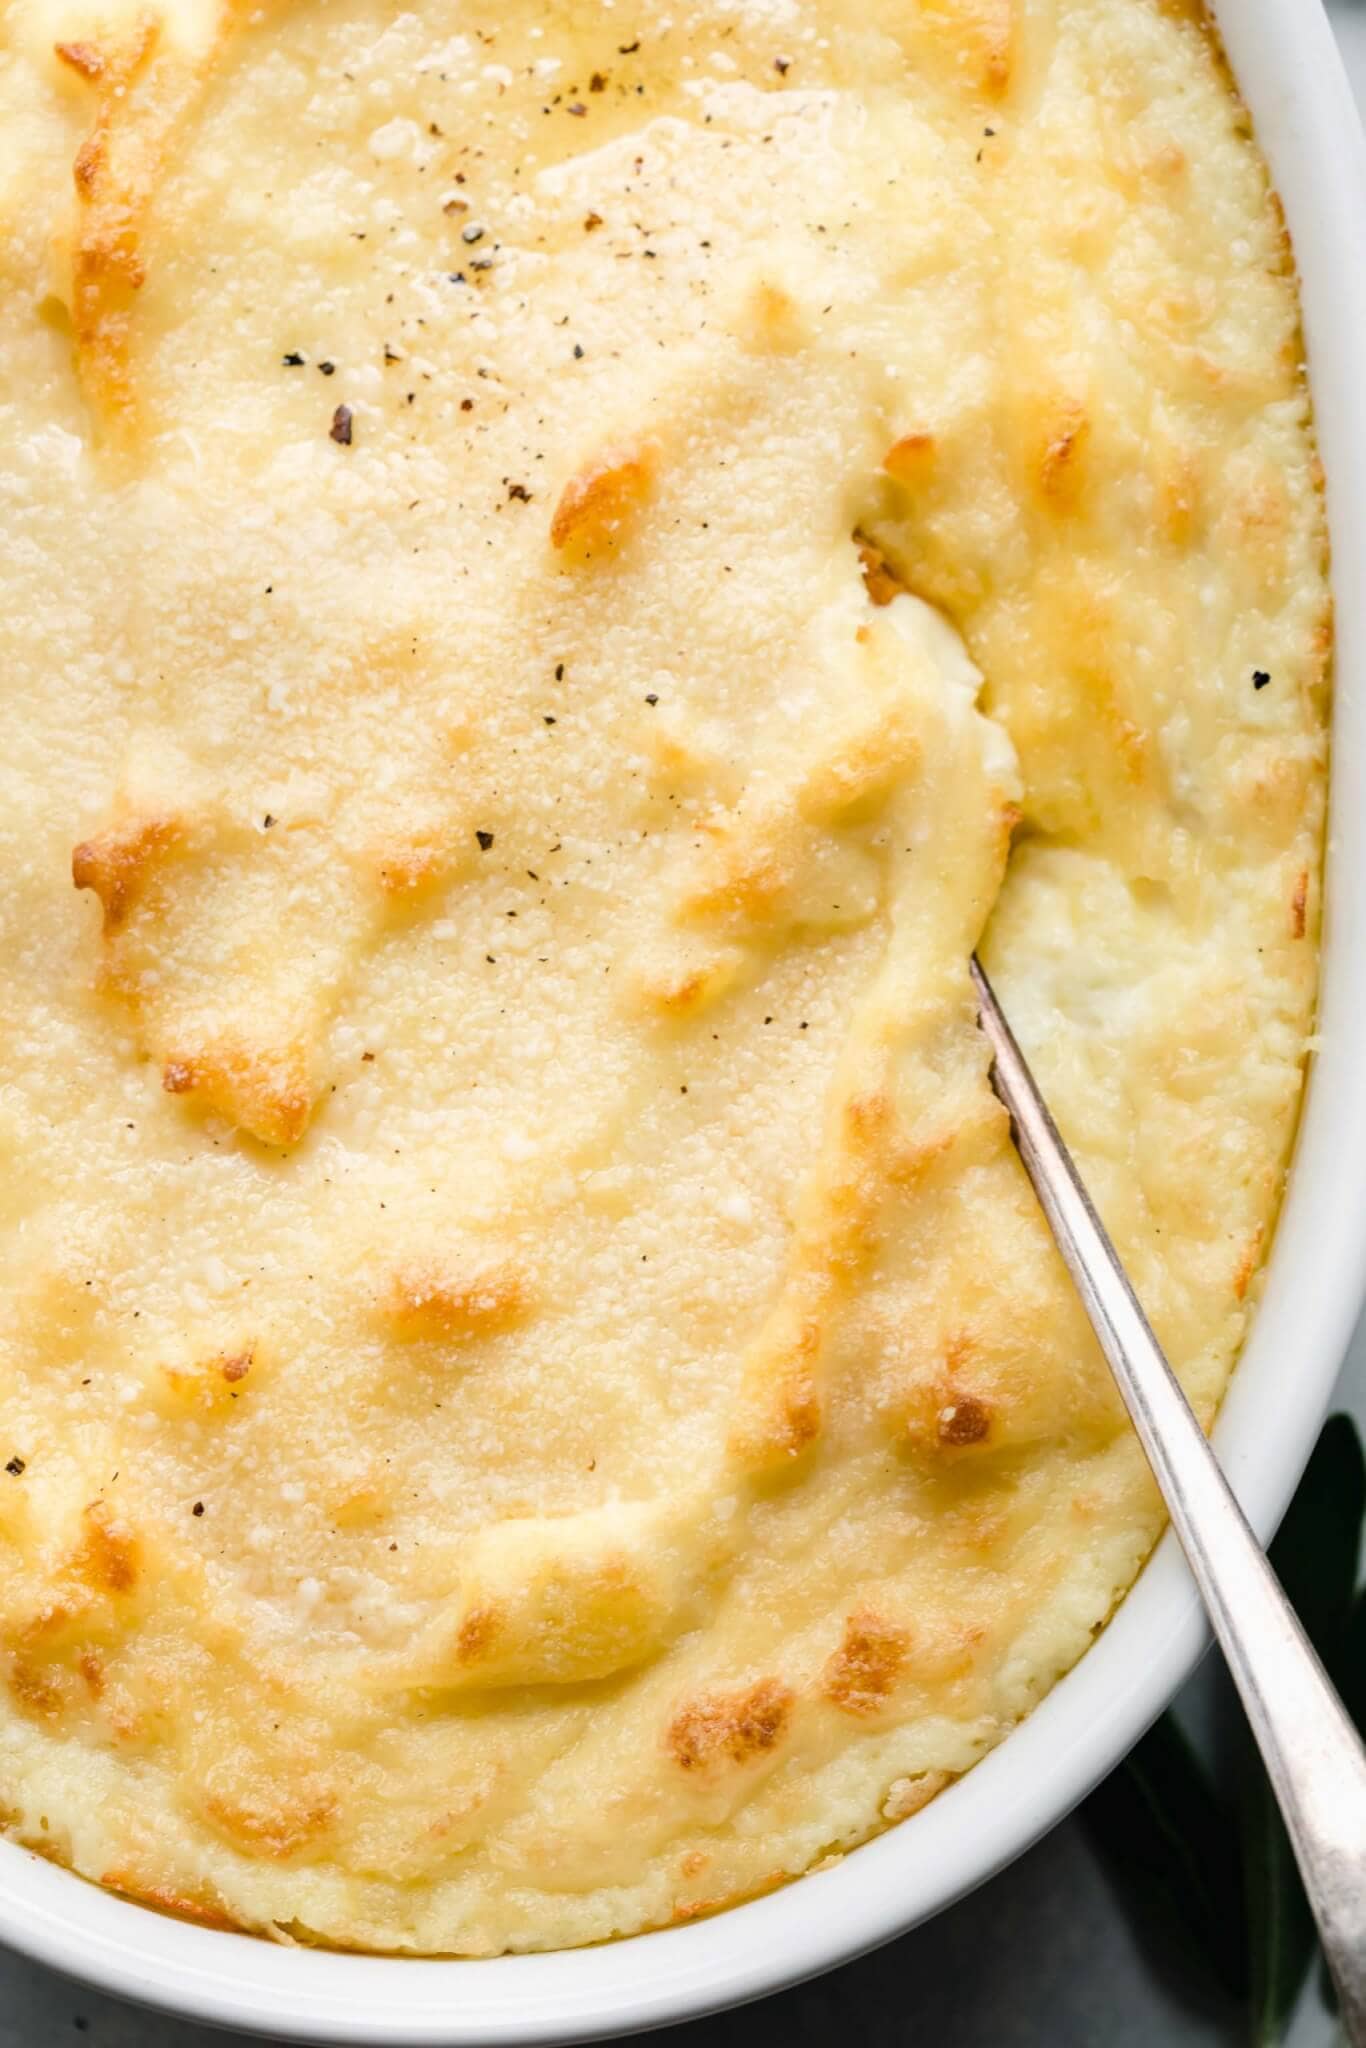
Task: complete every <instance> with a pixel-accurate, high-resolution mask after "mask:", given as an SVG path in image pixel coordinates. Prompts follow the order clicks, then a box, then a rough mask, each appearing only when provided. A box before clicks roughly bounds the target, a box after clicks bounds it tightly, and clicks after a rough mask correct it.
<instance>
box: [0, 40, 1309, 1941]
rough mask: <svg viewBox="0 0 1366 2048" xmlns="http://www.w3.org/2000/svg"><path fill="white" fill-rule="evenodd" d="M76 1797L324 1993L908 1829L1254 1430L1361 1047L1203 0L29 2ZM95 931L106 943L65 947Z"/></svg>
mask: <svg viewBox="0 0 1366 2048" xmlns="http://www.w3.org/2000/svg"><path fill="white" fill-rule="evenodd" d="M0 22H2V24H3V25H2V26H0V115H2V118H0V137H2V138H3V139H2V140H0V214H2V216H3V233H2V234H0V266H3V286H4V288H3V292H2V293H0V407H2V408H3V412H2V422H0V450H2V451H3V452H0V494H2V495H3V503H4V534H5V546H4V555H3V564H2V565H0V592H2V593H3V604H2V605H0V634H3V641H4V649H3V661H0V679H2V680H0V701H2V702H3V707H4V711H3V747H2V748H0V872H2V873H3V878H4V886H3V891H0V918H2V919H3V941H2V944H3V959H4V963H5V967H4V974H3V976H2V977H0V1034H2V1035H3V1044H4V1048H5V1060H4V1071H3V1075H0V1150H2V1151H3V1158H4V1171H3V1176H2V1177H0V1202H2V1203H3V1217H4V1229H3V1233H0V1262H2V1263H0V1317H3V1338H2V1340H0V1432H2V1433H3V1441H0V1806H2V1807H3V1814H4V1823H5V1826H6V1828H7V1831H8V1832H9V1833H10V1834H11V1835H12V1837H13V1838H14V1839H15V1840H16V1841H19V1842H22V1843H27V1844H30V1845H32V1846H33V1847H35V1848H39V1849H41V1850H42V1851H43V1852H44V1853H45V1854H48V1855H50V1856H53V1857H56V1858H58V1859H60V1860H61V1861H63V1862H66V1863H69V1864H70V1865H71V1867H72V1868H73V1869H75V1870H77V1871H79V1872H81V1873H83V1874H85V1875H86V1876H88V1877H91V1878H94V1879H98V1880H99V1881H100V1882H101V1883H103V1884H105V1885H107V1886H110V1887H112V1888H114V1889H116V1890H117V1891H119V1892H123V1893H126V1894H128V1895H129V1896H131V1897H134V1898H138V1899H142V1900H145V1901H148V1902H150V1903H151V1904H153V1905H156V1906H160V1907H163V1908H165V1909H168V1910H170V1911H174V1912H179V1913H183V1914H189V1915H192V1916H194V1917H196V1918H198V1919H201V1920H204V1921H207V1922H209V1923H211V1924H214V1925H234V1926H241V1927H246V1928H251V1929H256V1930H260V1931H261V1932H263V1933H267V1934H274V1935H277V1936H278V1937H281V1938H285V1939H290V1938H293V1939H300V1940H315V1941H325V1942H332V1943H339V1944H348V1945H356V1946H364V1947H371V1948H376V1949H391V1950H406V1951H416V1952H454V1953H457V1954H466V1955H486V1954H490V1953H494V1952H496V1951H500V1950H506V1949H529V1948H548V1947H554V1946H557V1945H562V1944H571V1943H578V1942H593V1941H600V1940H602V1939H604V1938H606V1937H608V1936H612V1935H620V1934H627V1933H630V1932H632V1931H633V1930H636V1929H640V1928H645V1927H652V1926H657V1925H660V1924H663V1923H668V1922H676V1921H681V1920H686V1919H688V1918H690V1917H692V1916H696V1915H699V1914H704V1913H708V1912H711V1911H712V1910H714V1909H715V1908H717V1907H719V1906H723V1905H725V1904H727V1903H728V1902H731V1901H733V1900H736V1899H740V1898H743V1897H745V1896H746V1895H747V1894H750V1893H753V1892H756V1891H759V1890H761V1889H763V1888H764V1887H767V1886H771V1885H774V1884H777V1883H780V1882H781V1881H783V1880H784V1879H786V1878H790V1877H794V1876H796V1875H797V1874H798V1873H799V1872H802V1871H804V1870H807V1869H809V1868H810V1866H811V1865H812V1864H814V1863H816V1862H817V1861H819V1860H821V1859H823V1858H826V1857H828V1856H830V1855H831V1854H834V1853H838V1852H840V1851H841V1850H844V1849H847V1848H850V1847H851V1846H853V1845H854V1844H856V1843H858V1842H860V1841H861V1840H863V1839H864V1838H865V1837H866V1836H868V1835H869V1834H870V1833H872V1832H873V1831H874V1830H876V1829H878V1828H880V1827H882V1826H883V1825H884V1824H886V1823H887V1822H891V1821H896V1820H901V1819H903V1818H905V1817H906V1816H908V1815H910V1814H911V1813H913V1812H914V1811H915V1810H916V1809H917V1808H918V1807H920V1806H922V1805H923V1804H924V1803H925V1802H926V1801H927V1800H929V1799H930V1798H932V1797H933V1796H934V1795H935V1794H936V1793H937V1792H938V1791H939V1790H940V1789H941V1788H943V1787H944V1786H945V1785H947V1784H948V1783H949V1782H950V1780H952V1779H953V1778H955V1777H956V1776H957V1775H958V1774H960V1773H961V1772H964V1771H966V1770H968V1769H969V1768H970V1767H971V1766H972V1764H973V1763H974V1762H975V1761H976V1760H977V1759H978V1758H979V1757H981V1756H982V1755H983V1753H984V1752H985V1751H986V1750H988V1749H989V1748H990V1747H991V1746H992V1745H993V1744H994V1743H996V1742H998V1741H999V1740H1000V1739H1001V1738H1002V1737H1003V1736H1004V1735H1005V1734H1006V1733H1007V1732H1008V1730H1009V1729H1010V1728H1011V1727H1013V1726H1014V1725H1015V1723H1016V1722H1018V1721H1019V1719H1020V1717H1021V1716H1022V1715H1024V1714H1026V1713H1028V1711H1029V1709H1030V1708H1031V1707H1032V1706H1033V1704H1034V1703H1035V1702H1036V1701H1037V1700H1038V1699H1039V1698H1040V1697H1041V1696H1042V1695H1043V1694H1044V1693H1045V1692H1046V1691H1047V1690H1048V1688H1049V1686H1050V1685H1051V1684H1052V1683H1053V1681H1054V1680H1055V1679H1056V1678H1057V1677H1058V1675H1059V1674H1060V1673H1061V1672H1064V1671H1066V1670H1067V1668H1068V1666H1069V1665H1071V1664H1072V1663H1073V1662H1074V1660H1075V1659H1076V1658H1077V1657H1078V1656H1080V1654H1081V1653H1082V1652H1083V1651H1084V1650H1085V1648H1086V1646H1087V1644H1088V1643H1089V1642H1090V1641H1091V1639H1092V1637H1093V1636H1094V1635H1095V1634H1096V1632H1097V1630H1099V1629H1100V1628H1101V1627H1102V1625H1103V1624H1104V1622H1105V1620H1106V1617H1107V1616H1108V1615H1109V1614H1110V1613H1111V1611H1112V1609H1113V1608H1114V1606H1115V1603H1116V1601H1117V1600H1118V1599H1119V1597H1120V1596H1121V1594H1122V1593H1123V1591H1124V1589H1125V1588H1126V1587H1127V1586H1128V1584H1129V1583H1130V1581H1131V1580H1132V1579H1133V1577H1134V1574H1135V1573H1136V1572H1137V1570H1138V1568H1139V1566H1140V1565H1141V1563H1142V1561H1143V1559H1144V1557H1145V1556H1146V1554H1147V1552H1148V1550H1149V1548H1150V1546H1151V1544H1152V1543H1153V1540H1154V1537H1155V1535H1156V1533H1157V1530H1158V1527H1159V1519H1160V1518H1159V1511H1158V1504H1157V1501H1156V1499H1155V1497H1154V1493H1153V1489H1152V1487H1151V1485H1150V1484H1149V1482H1148V1480H1147V1478H1146V1476H1145V1473H1144V1468H1143V1464H1142V1460H1141V1458H1140V1456H1139V1454H1138V1452H1137V1450H1136V1448H1135V1445H1134V1442H1133V1440H1132V1438H1131V1436H1130V1434H1129V1432H1128V1430H1127V1428H1126V1426H1125V1423H1124V1419H1123V1416H1122V1414H1121V1410H1120V1408H1119V1406H1118V1403H1117V1400H1116V1397H1115V1395H1114V1393H1113V1392H1112V1389H1111V1386H1110V1383H1109V1380H1108V1377H1107V1374H1106V1372H1105V1369H1104V1367H1103V1365H1102V1364H1101V1362H1100V1360H1099V1357H1098V1355H1097V1353H1096V1351H1095V1349H1094V1348H1093V1345H1092V1342H1091V1339H1090V1337H1089V1335H1088V1333H1087V1330H1086V1328H1085V1327H1084V1324H1083V1321H1082V1317H1081V1314H1080V1311H1079V1309H1078V1307H1077V1305H1076V1303H1075V1301H1074V1299H1073V1296H1072V1293H1071V1291H1070V1289H1069V1287H1068V1285H1067V1283H1066V1281H1065V1279H1064V1276H1063V1274H1062V1271H1061V1269H1060V1267H1059V1264H1058V1262H1057V1259H1056V1257H1055V1256H1054V1253H1053V1251H1052V1250H1051V1248H1050V1244H1049V1241H1048V1238H1047V1235H1046V1233H1045V1228H1044V1225H1043V1223H1042V1221H1041V1218H1040V1215H1039V1213H1038V1211H1037V1209H1036V1207H1035V1204H1034V1201H1033V1199H1032V1197H1031V1195H1030V1192H1029V1190H1028V1188H1027V1186H1026V1183H1025V1181H1024V1178H1023V1175H1022V1172H1021V1169H1020V1167H1019V1165H1018V1163H1017V1160H1016V1158H1015V1155H1014V1153H1013V1152H1012V1149H1011V1144H1010V1139H1009V1134H1008V1129H1007V1124H1006V1119H1005V1116H1004V1114H1003V1112H1002V1111H1001V1109H1000V1108H999V1106H998V1105H997V1103H996V1101H995V1099H994V1097H993V1095H992V1093H991V1091H990V1088H989V1087H988V1082H987V1057H986V1051H985V1047H984V1042H983V1040H982V1038H981V1035H980V1033H979V1032H978V1030H977V1028H976V1024H975V1019H974V1012H973V1005H972V1001H971V996H970V990H969V983H968V978H967V961H968V956H969V954H970V952H971V950H972V948H973V947H974V946H975V945H977V944H979V942H980V943H981V944H982V945H983V948H984V953H985V957H986V959H987V962H988V964H989V967H990V969H991V971H992V973H993V974H994V975H995V976H996V977H997V979H998V982H999V985H1000V988H1001V991H1002V994H1003V997H1004V999H1005V1002H1006V1004H1007V1006H1008V1009H1009V1012H1010V1015H1011V1017H1012V1018H1013V1019H1014V1020H1015V1022H1016V1024H1017V1026H1018V1027H1019V1030H1020V1032H1021V1035H1022V1037H1023V1039H1024V1041H1025V1043H1026V1045H1027V1047H1028V1049H1029V1051H1030V1052H1031V1053H1032V1055H1033V1056H1034V1059H1035V1060H1036V1062H1037V1066H1038V1069H1039V1072H1040V1075H1041V1078H1042V1080H1043V1083H1044V1085H1045V1086H1046V1088H1047V1090H1048V1093H1049V1095H1050V1098H1051V1100H1052V1102H1053V1104H1054V1105H1055V1107H1056V1109H1057V1112H1058V1114H1059V1119H1060V1121H1061V1123H1062V1125H1063V1128H1064V1129H1065V1131H1066V1132H1067V1134H1068V1136H1069V1137H1070V1138H1071V1140H1072V1142H1073V1144H1074V1145H1075V1147H1076V1148H1077V1151H1078V1153H1079V1155H1080V1158H1081V1163H1082V1166H1083V1168H1084V1170H1085V1172H1086V1174H1087V1176H1088V1178H1089V1180H1090V1183H1091V1185H1092V1187H1093V1189H1094V1190H1095V1192H1096V1195H1097V1198H1098V1200H1099V1204H1100V1206H1101V1208H1102V1210H1103V1211H1104V1213H1105V1216H1106V1218H1107V1220H1108V1221H1109V1223H1110V1225H1111V1227H1112V1229H1113V1230H1114V1233H1115V1235H1116V1237H1117V1238H1118V1241H1119V1244H1120V1246H1121V1249H1122V1251H1123V1254H1124V1256H1125V1258H1126V1259H1127V1260H1128V1262H1129V1264H1130V1267H1131V1269H1132V1271H1133V1273H1134V1275H1135V1277H1136V1279H1137V1282H1138V1284H1139V1287H1140V1289H1141V1292H1142V1294H1143V1296H1144V1298H1145V1300H1146V1302H1147V1304H1148V1306H1149V1308H1150V1310H1151V1312H1152V1315H1153V1319H1154V1321H1155V1323H1156V1326H1157V1328H1158V1330H1159V1332H1160V1333H1161V1335H1162V1337H1163V1339H1164V1340H1165V1342H1166V1344H1167V1346H1168V1347H1169V1349H1170V1351H1171V1353H1172V1355H1173V1357H1174V1359H1175V1360H1176V1361H1177V1362H1178V1363H1179V1366H1180V1369H1181V1371H1182V1374H1183V1377H1184V1379H1185V1382H1186V1384H1187V1386H1188V1387H1189V1389H1190V1391H1191V1394H1192V1396H1193V1398H1194V1400H1195V1402H1196V1404H1197V1406H1198V1408H1199V1411H1200V1414H1201V1416H1202V1417H1203V1418H1204V1419H1205V1420H1206V1421H1208V1420H1209V1419H1210V1418H1211V1417H1212V1415H1213V1413H1214V1410H1215V1407H1216V1405H1217V1403H1218V1400H1219V1397H1220V1393H1221V1390H1222V1389H1223V1386H1224V1383H1225V1381H1226V1379H1227V1376H1228V1372H1229V1369H1230V1365H1231V1363H1232V1360H1233V1358H1234V1356H1235V1354H1236V1352H1237V1349H1238V1346H1239V1342H1240V1339H1241V1338H1242V1335H1243V1332H1244V1329H1245V1326H1246V1323H1247V1318H1248V1315H1249V1312H1250V1309H1251V1306H1252V1303H1253V1301H1254V1300H1255V1297H1256V1293H1257V1284H1258V1273H1259V1269H1260V1266H1261V1262H1262V1259H1263V1256H1264V1253H1265V1251H1266V1248H1267V1241H1268V1236H1269V1233H1270V1231H1271V1228H1272V1225H1273V1221H1274V1218H1275V1214H1276V1208H1277V1202H1278V1198H1279V1194H1280V1190H1281V1185H1282V1180H1283V1177H1284V1173H1285V1168H1286V1160H1287V1154H1288V1149H1289V1146H1290V1141H1291V1137H1292V1131H1293V1126H1294V1121H1295V1114H1296V1105H1297V1101H1298V1097H1299V1092H1300V1086H1301V1077H1302V1067H1303V1062H1304V1058H1305V1053H1306V1046H1307V1043H1308V1033H1309V1031H1310V1029H1311V1021H1312V1007H1313V999H1314V989H1315V957H1316V929H1317V923H1318V890H1319V884H1318V867H1319V852H1320V835H1321V821H1322V811H1323V786H1324V762H1325V743H1324V705H1325V691H1326V671H1327V665H1328V654H1329V636H1330V629H1329V609H1328V599H1327V594H1326V579H1325V538H1324V526H1323V515H1322V508H1321V503H1320V491H1319V477H1318V466H1317V462H1316V457H1315V451H1314V445H1313V439H1312V434H1311V426H1310V417H1309V406H1308V399H1307V394H1306V386H1305V377H1304V368H1303V362H1302V356H1301V344H1300V338H1299V330H1298V324H1297V311H1296V298H1295V288H1294V279H1293V272H1292V268H1291V261H1290V254H1289V250H1288V248H1287V243H1286V237H1285V234H1284V231H1283V227H1282V224H1281V220H1280V216H1279V213H1278V209H1277V206H1276V202H1275V199H1274V197H1273V195H1272V193H1271V191H1270V189H1269V187H1268V183H1267V177H1266V173H1265V170H1264V168H1263V165H1262V163H1261V161H1260V159H1259V157H1258V153H1257V150H1256V147H1255V144H1254V142H1253V140H1252V138H1251V135H1250V132H1249V124H1248V121H1247V119H1246V116H1245V115H1244V113H1243V111H1242V109H1241V108H1240V106H1239V103H1238V101H1237V98H1236V96H1235V94H1234V92H1233V89H1232V87H1231V84H1230V81H1229V79H1228V76H1227V75H1226V73H1225V71H1224V69H1223V67H1222V63H1221V60H1220V57H1219V53H1218V50H1217V48H1216V46H1215V44H1214V40H1213V37H1212V34H1211V32H1210V30H1209V29H1208V27H1207V25H1206V24H1205V23H1204V22H1203V20H1202V19H1201V18H1200V17H1199V15H1198V13H1197V12H1196V10H1195V9H1194V8H1193V7H1191V6H1189V5H1186V4H1185V0H783V4H775V0H629V4H628V0H621V4H618V5H615V6H614V5H611V4H609V0H603V4H589V0H430V4H424V5H418V4H416V0H412V4H408V5H404V4H401V0H174V4H173V0H136V4H132V5H123V6H120V5H118V4H116V0H10V4H9V5H8V6H6V7H4V8H3V10H0ZM73 883H74V886H73Z"/></svg>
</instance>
